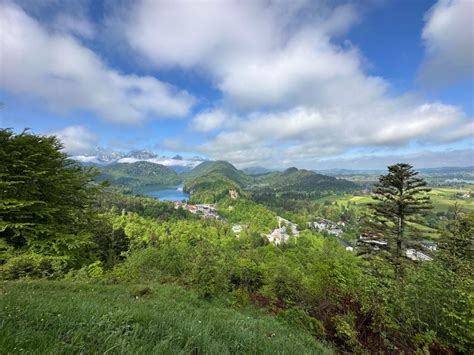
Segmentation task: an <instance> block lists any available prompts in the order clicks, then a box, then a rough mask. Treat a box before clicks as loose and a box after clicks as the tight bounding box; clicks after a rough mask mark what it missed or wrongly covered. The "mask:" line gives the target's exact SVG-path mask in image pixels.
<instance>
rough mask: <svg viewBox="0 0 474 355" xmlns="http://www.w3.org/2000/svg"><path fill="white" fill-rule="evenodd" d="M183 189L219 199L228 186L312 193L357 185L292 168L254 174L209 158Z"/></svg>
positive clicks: (207, 199) (203, 197) (196, 195)
mask: <svg viewBox="0 0 474 355" xmlns="http://www.w3.org/2000/svg"><path fill="white" fill-rule="evenodd" d="M184 176H185V178H184V179H185V185H184V189H185V191H187V192H190V193H191V194H192V195H193V196H194V199H195V200H196V201H200V202H217V201H218V200H219V199H220V198H222V197H224V196H225V195H226V194H227V193H228V191H229V190H237V191H241V190H242V189H253V190H255V189H260V188H265V189H271V190H275V191H281V192H298V193H309V192H315V191H325V190H331V191H347V190H351V189H354V188H356V187H357V185H356V184H354V183H353V182H350V181H347V180H343V179H337V178H335V177H331V176H326V175H322V174H317V173H315V172H313V171H309V170H304V169H301V170H299V169H297V168H289V169H287V170H285V171H284V172H272V173H267V174H263V175H257V176H251V175H247V174H245V173H244V172H243V171H240V170H238V169H237V168H235V167H234V166H233V165H232V164H230V163H228V162H226V161H208V162H204V163H202V164H200V165H198V166H197V167H195V168H194V169H193V170H192V171H191V172H189V173H187V174H185V175H184Z"/></svg>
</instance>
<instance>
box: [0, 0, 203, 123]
mask: <svg viewBox="0 0 474 355" xmlns="http://www.w3.org/2000/svg"><path fill="white" fill-rule="evenodd" d="M0 41H1V48H2V49H1V54H0V64H1V76H0V87H1V88H2V89H5V90H7V91H10V92H13V93H16V94H26V95H31V96H34V97H40V98H42V99H44V100H45V101H46V102H47V103H48V104H49V105H50V106H51V108H53V109H55V110H71V109H83V110H89V111H92V112H94V113H96V114H97V115H98V116H99V117H102V118H105V119H107V120H110V121H115V122H124V123H138V122H141V121H143V120H145V119H146V118H147V117H149V116H163V117H174V116H178V117H181V116H185V115H186V114H188V113H189V110H190V108H191V106H192V104H193V102H194V99H193V98H192V97H191V96H190V95H189V94H188V93H186V92H185V91H178V90H176V89H175V88H173V87H171V86H170V85H167V84H166V83H163V82H161V81H159V80H157V79H155V78H153V77H148V76H146V77H144V76H135V75H125V74H121V73H119V72H118V71H116V70H113V69H111V68H109V67H107V66H106V64H105V63H104V62H103V61H102V60H101V58H100V57H98V56H97V55H96V54H95V53H94V52H92V51H91V50H89V49H88V48H86V47H84V46H82V45H81V44H80V43H79V42H78V41H77V40H76V39H75V38H74V37H72V36H70V35H68V34H60V33H56V32H50V31H47V30H46V29H45V28H44V27H42V25H40V24H39V23H38V22H37V21H36V20H34V19H33V18H31V17H29V16H28V15H27V14H26V13H25V12H24V11H23V10H22V9H21V8H20V7H18V6H16V5H13V4H12V3H9V2H2V3H0Z"/></svg>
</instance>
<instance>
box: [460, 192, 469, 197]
mask: <svg viewBox="0 0 474 355" xmlns="http://www.w3.org/2000/svg"><path fill="white" fill-rule="evenodd" d="M461 198H471V192H470V191H468V192H465V193H463V194H462V196H461Z"/></svg>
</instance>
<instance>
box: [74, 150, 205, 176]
mask: <svg viewBox="0 0 474 355" xmlns="http://www.w3.org/2000/svg"><path fill="white" fill-rule="evenodd" d="M71 158H72V159H74V160H77V161H79V162H81V163H82V164H85V165H98V166H106V165H109V164H113V163H135V162H140V161H145V162H149V163H153V164H159V165H164V166H167V167H169V168H170V169H171V170H174V171H175V172H177V173H183V172H187V171H190V170H191V169H193V168H194V167H196V166H197V165H199V164H201V163H202V162H203V161H205V160H206V159H204V158H202V157H197V156H196V157H192V158H183V157H182V156H179V155H175V156H173V157H166V156H160V155H158V154H155V153H153V152H151V151H149V150H146V149H144V150H132V151H129V152H112V151H108V150H106V149H103V148H100V147H97V148H96V149H95V150H94V151H93V152H91V153H89V154H84V155H75V156H72V157H71Z"/></svg>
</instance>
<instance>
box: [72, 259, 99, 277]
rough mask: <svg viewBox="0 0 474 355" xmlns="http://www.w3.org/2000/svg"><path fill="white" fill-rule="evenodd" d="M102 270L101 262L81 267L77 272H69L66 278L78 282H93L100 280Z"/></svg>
mask: <svg viewBox="0 0 474 355" xmlns="http://www.w3.org/2000/svg"><path fill="white" fill-rule="evenodd" d="M103 275H104V269H103V265H102V262H101V261H96V262H94V263H92V264H90V265H86V266H83V267H82V268H80V269H79V270H76V271H71V272H69V273H68V274H67V275H66V277H67V278H69V279H74V280H78V281H94V280H100V279H102V277H103Z"/></svg>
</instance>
